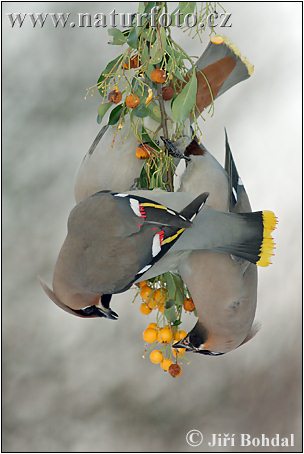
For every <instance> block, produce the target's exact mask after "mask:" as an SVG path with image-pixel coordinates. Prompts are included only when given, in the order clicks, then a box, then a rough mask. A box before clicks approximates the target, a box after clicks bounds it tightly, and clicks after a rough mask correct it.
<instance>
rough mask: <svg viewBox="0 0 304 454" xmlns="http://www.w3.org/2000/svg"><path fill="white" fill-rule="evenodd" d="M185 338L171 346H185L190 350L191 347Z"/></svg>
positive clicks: (191, 349)
mask: <svg viewBox="0 0 304 454" xmlns="http://www.w3.org/2000/svg"><path fill="white" fill-rule="evenodd" d="M186 339H187V338H185V339H183V340H182V341H178V342H177V343H176V344H173V345H172V347H173V348H185V349H186V350H187V352H192V351H193V347H192V346H191V345H189V342H187V340H186Z"/></svg>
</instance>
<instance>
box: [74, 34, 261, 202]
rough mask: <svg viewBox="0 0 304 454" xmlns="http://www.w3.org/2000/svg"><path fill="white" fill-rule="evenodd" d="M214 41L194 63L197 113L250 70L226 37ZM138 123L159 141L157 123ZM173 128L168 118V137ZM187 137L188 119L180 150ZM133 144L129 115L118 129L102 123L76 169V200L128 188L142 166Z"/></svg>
mask: <svg viewBox="0 0 304 454" xmlns="http://www.w3.org/2000/svg"><path fill="white" fill-rule="evenodd" d="M217 42H218V44H215V43H214V42H212V41H210V43H209V44H208V46H207V48H206V49H205V51H204V52H203V54H202V56H201V57H200V58H199V60H198V61H197V63H196V68H197V72H196V75H197V82H198V85H197V96H196V104H197V114H200V113H201V112H202V111H203V110H204V108H206V107H208V106H209V105H210V104H211V103H212V102H213V100H214V99H216V98H217V97H219V96H220V95H222V94H223V93H224V92H225V91H227V90H228V89H229V88H231V87H232V86H234V85H236V84H238V83H239V82H241V81H243V80H245V79H247V78H248V77H250V75H251V74H252V72H253V66H252V65H251V64H250V63H249V62H248V61H247V60H246V59H245V58H244V57H242V56H241V54H240V52H239V50H238V49H237V47H236V46H235V45H233V44H232V43H231V42H230V41H229V40H228V39H227V38H221V40H220V41H217ZM210 89H211V91H212V96H211V93H210ZM165 110H166V115H167V117H168V118H169V119H171V117H172V111H171V101H167V102H165ZM138 122H139V123H138V125H137V129H139V128H141V123H140V122H142V123H143V125H144V127H145V128H146V129H147V130H149V131H151V134H152V135H153V134H155V137H154V139H155V140H156V141H159V139H160V137H161V133H160V132H159V133H157V131H158V130H159V122H157V121H155V120H153V119H151V118H150V117H146V118H144V119H138ZM176 128H177V124H176V123H174V122H173V121H172V120H170V121H168V131H169V137H172V136H173V135H174V134H176V132H177V130H176ZM162 134H163V133H162ZM179 134H180V133H179ZM191 137H192V131H191V122H190V119H188V120H186V121H185V122H184V129H183V133H182V134H181V137H180V142H181V144H182V146H183V149H185V147H186V146H187V145H188V144H189V143H190V142H191ZM160 144H161V142H160ZM137 146H138V140H137V139H136V137H135V134H134V132H133V131H132V126H131V122H130V119H129V117H126V119H125V124H124V126H123V128H122V129H117V126H109V125H105V126H103V127H102V129H101V130H100V132H99V133H98V135H97V137H96V139H95V140H94V142H93V144H92V146H91V147H90V149H89V151H88V152H87V154H86V155H85V156H84V158H83V160H82V162H81V164H80V167H79V170H78V172H77V175H76V179H75V188H74V193H75V199H76V202H77V203H78V202H80V201H81V200H83V199H85V198H86V197H88V196H90V195H92V194H94V193H95V192H97V191H100V190H105V189H107V190H109V189H110V190H112V191H117V192H123V191H128V190H129V189H131V188H132V187H133V186H134V184H136V179H137V178H138V177H139V175H140V172H141V169H142V167H143V160H138V159H136V158H135V150H136V147H137Z"/></svg>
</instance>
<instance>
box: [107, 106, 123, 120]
mask: <svg viewBox="0 0 304 454" xmlns="http://www.w3.org/2000/svg"><path fill="white" fill-rule="evenodd" d="M123 107H124V106H123V104H119V105H118V106H117V107H115V109H113V110H112V112H111V113H110V117H109V121H108V124H109V125H115V124H116V123H117V122H118V120H119V118H120V115H121V113H122V109H123Z"/></svg>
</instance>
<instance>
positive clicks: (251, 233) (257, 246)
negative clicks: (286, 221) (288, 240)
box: [218, 210, 277, 267]
mask: <svg viewBox="0 0 304 454" xmlns="http://www.w3.org/2000/svg"><path fill="white" fill-rule="evenodd" d="M237 216H240V217H241V218H242V219H243V221H244V223H245V227H246V228H244V229H242V230H243V231H242V234H241V236H240V239H239V240H238V241H235V242H233V243H232V244H231V245H229V246H224V247H223V248H222V247H220V248H218V250H225V251H226V252H229V253H231V254H233V255H236V256H238V257H241V258H243V259H245V260H248V261H249V262H251V263H254V264H256V265H258V266H263V267H264V266H268V265H270V264H271V261H270V260H271V256H273V255H274V249H275V242H274V239H273V237H272V235H271V234H272V232H273V230H274V229H275V228H276V225H277V218H276V216H275V215H274V213H273V212H272V211H267V210H265V211H257V212H254V213H240V214H238V215H237Z"/></svg>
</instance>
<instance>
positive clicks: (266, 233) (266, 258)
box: [257, 210, 278, 266]
mask: <svg viewBox="0 0 304 454" xmlns="http://www.w3.org/2000/svg"><path fill="white" fill-rule="evenodd" d="M262 215H263V241H262V245H261V248H260V253H259V257H260V259H259V261H258V262H257V265H258V266H268V265H270V264H271V261H270V258H271V256H273V255H274V253H273V251H274V249H275V242H274V239H273V238H272V236H271V232H272V231H273V230H274V229H275V228H276V225H277V223H278V220H277V218H276V216H275V214H274V213H273V212H272V211H267V210H265V211H263V213H262Z"/></svg>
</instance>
